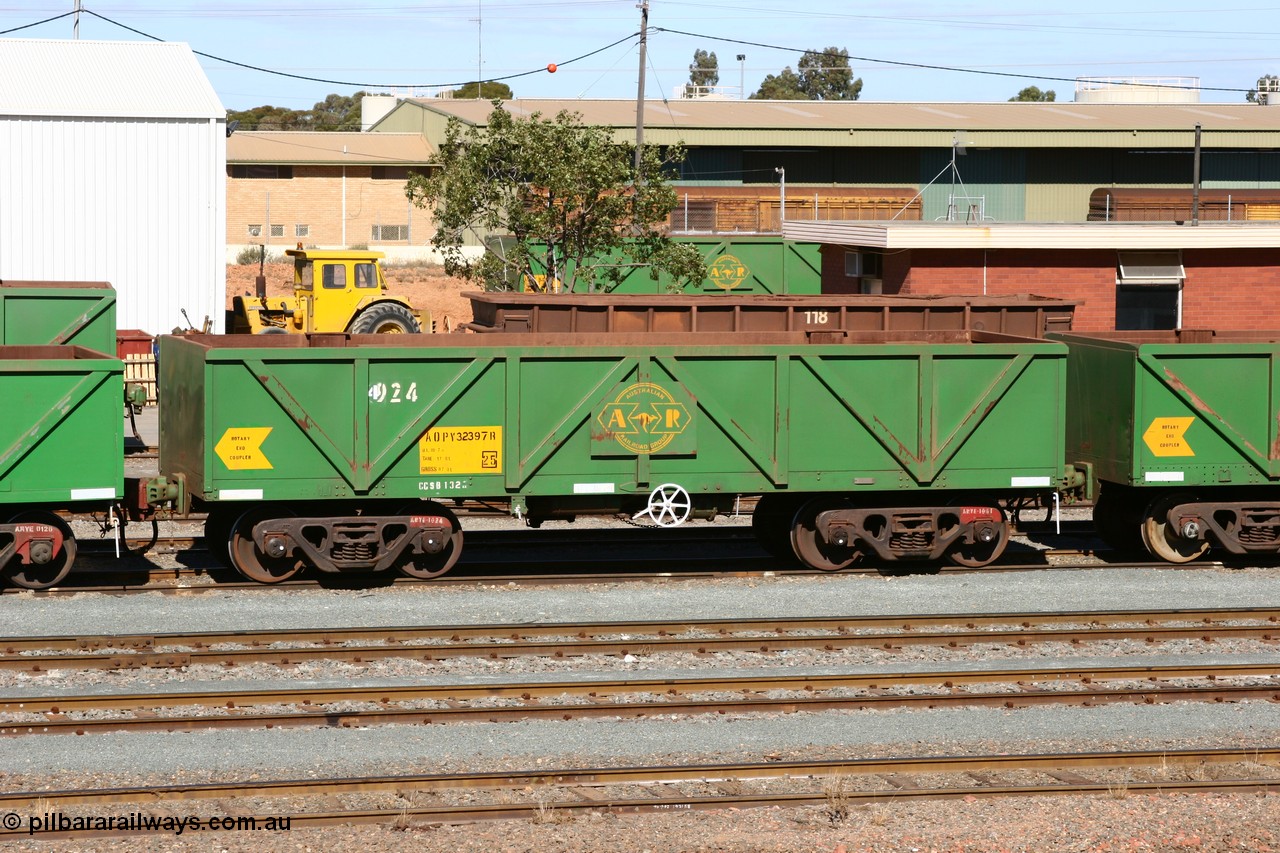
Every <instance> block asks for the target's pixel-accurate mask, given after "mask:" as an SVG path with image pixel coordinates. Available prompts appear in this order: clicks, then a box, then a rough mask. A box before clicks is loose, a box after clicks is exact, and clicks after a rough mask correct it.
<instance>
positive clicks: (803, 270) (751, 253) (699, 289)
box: [494, 234, 822, 295]
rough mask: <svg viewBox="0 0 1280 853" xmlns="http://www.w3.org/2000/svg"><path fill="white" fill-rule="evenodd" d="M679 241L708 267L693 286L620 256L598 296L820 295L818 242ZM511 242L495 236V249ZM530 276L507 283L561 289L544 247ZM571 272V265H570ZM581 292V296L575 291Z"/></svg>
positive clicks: (538, 248) (751, 238) (753, 238)
mask: <svg viewBox="0 0 1280 853" xmlns="http://www.w3.org/2000/svg"><path fill="white" fill-rule="evenodd" d="M672 239H673V240H674V241H675V242H677V243H687V244H689V245H692V246H694V247H695V248H696V249H697V250H698V252H699V254H701V255H702V259H703V260H704V261H705V262H706V264H707V275H706V278H704V279H702V280H701V281H697V282H679V281H676V280H674V279H673V278H671V277H670V276H669V275H667V274H666V273H659V274H658V277H657V278H656V279H655V278H654V277H653V275H652V270H651V269H650V267H648V266H637V265H635V264H634V262H632V261H631V260H630V259H629V258H626V257H621V256H620V257H618V258H616V259H614V260H613V261H612V262H611V264H612V265H613V266H614V267H615V268H616V269H617V271H618V272H619V275H620V278H619V280H618V281H617V282H610V283H607V284H606V283H604V282H598V283H597V285H596V287H597V292H608V293H616V294H644V295H653V294H670V293H676V292H679V293H688V294H699V295H706V294H726V293H732V294H737V295H743V294H751V293H755V294H791V295H805V294H808V295H816V294H820V293H822V256H821V254H820V253H819V249H820V248H821V247H820V246H819V245H818V244H817V243H798V242H794V241H791V240H784V239H783V238H782V237H780V236H774V235H768V234H765V235H759V234H752V235H748V234H738V235H717V236H710V237H689V236H683V235H682V236H679V237H673V238H672ZM512 240H514V238H511V237H504V238H497V239H496V240H495V241H494V246H495V249H496V250H497V251H499V252H503V253H504V254H505V252H504V250H503V249H502V248H501V245H502V244H503V243H504V242H505V243H509V242H510V241H512ZM533 249H534V258H533V264H534V269H533V273H534V277H533V278H532V279H530V278H528V277H525V276H517V275H515V274H512V275H510V277H509V279H508V281H507V282H506V283H507V285H508V286H509V287H510V288H511V289H513V290H517V291H547V290H550V291H552V292H555V291H558V290H559V284H558V283H557V282H556V281H555V280H553V281H552V282H551V287H550V288H548V287H547V276H546V272H547V271H546V268H545V267H544V266H543V265H542V264H541V263H540V260H539V259H540V258H542V257H543V256H544V255H545V252H546V248H545V246H544V245H543V244H539V243H535V244H533ZM570 270H572V262H570ZM579 292H583V289H582V288H579Z"/></svg>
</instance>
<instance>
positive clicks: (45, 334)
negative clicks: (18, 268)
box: [0, 281, 116, 355]
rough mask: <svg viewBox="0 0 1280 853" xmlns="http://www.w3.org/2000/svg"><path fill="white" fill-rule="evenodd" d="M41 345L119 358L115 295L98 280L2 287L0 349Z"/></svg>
mask: <svg viewBox="0 0 1280 853" xmlns="http://www.w3.org/2000/svg"><path fill="white" fill-rule="evenodd" d="M40 344H71V345H74V346H81V347H85V348H87V349H91V350H94V351H96V352H100V353H105V354H107V355H115V354H116V292H115V290H114V289H112V287H111V285H109V284H107V283H106V282H100V281H77V282H61V281H3V282H0V345H9V346H15V345H17V346H26V345H34V346H38V345H40Z"/></svg>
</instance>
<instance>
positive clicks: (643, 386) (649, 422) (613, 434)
mask: <svg viewBox="0 0 1280 853" xmlns="http://www.w3.org/2000/svg"><path fill="white" fill-rule="evenodd" d="M596 423H598V424H599V425H600V426H601V427H602V428H603V432H599V433H596V434H595V435H594V436H593V438H595V439H597V441H598V442H605V443H607V442H608V441H609V440H610V439H612V440H613V441H616V442H617V443H618V444H620V445H622V447H624V448H625V449H627V450H629V451H630V452H632V453H639V454H651V453H658V452H660V451H662V450H669V452H690V449H688V448H686V447H684V446H679V447H673V446H671V445H672V443H673V442H675V441H676V437H677V436H681V435H685V434H686V431H689V425H690V415H689V407H688V406H686V405H685V404H684V403H682V402H680V401H679V400H677V399H676V398H675V397H674V396H672V395H671V392H669V391H667V389H665V388H663V387H662V386H661V385H655V384H653V383H652V382H637V383H635V384H634V385H628V386H627V387H626V388H624V389H622V391H621V392H620V393H619V394H618V396H617V397H615V398H614V400H613V402H611V403H605V404H604V406H602V407H601V409H600V411H599V412H597V413H596ZM689 437H690V438H691V437H692V431H689ZM690 443H691V442H680V443H679V444H681V445H684V444H690Z"/></svg>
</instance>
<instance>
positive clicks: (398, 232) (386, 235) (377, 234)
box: [373, 225, 409, 242]
mask: <svg viewBox="0 0 1280 853" xmlns="http://www.w3.org/2000/svg"><path fill="white" fill-rule="evenodd" d="M373 239H374V240H380V241H383V242H386V241H387V240H408V239H409V226H408V225H375V226H373Z"/></svg>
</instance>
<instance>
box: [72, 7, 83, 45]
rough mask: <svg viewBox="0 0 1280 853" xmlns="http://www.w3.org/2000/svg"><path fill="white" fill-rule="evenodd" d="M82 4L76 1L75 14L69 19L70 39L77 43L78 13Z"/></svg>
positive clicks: (78, 36) (78, 33)
mask: <svg viewBox="0 0 1280 853" xmlns="http://www.w3.org/2000/svg"><path fill="white" fill-rule="evenodd" d="M82 3H83V0H76V14H75V17H74V18H72V19H71V22H72V23H71V37H72V38H73V39H76V40H77V41H79V40H80V12H81V11H82V9H83V6H82V5H81V4H82Z"/></svg>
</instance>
